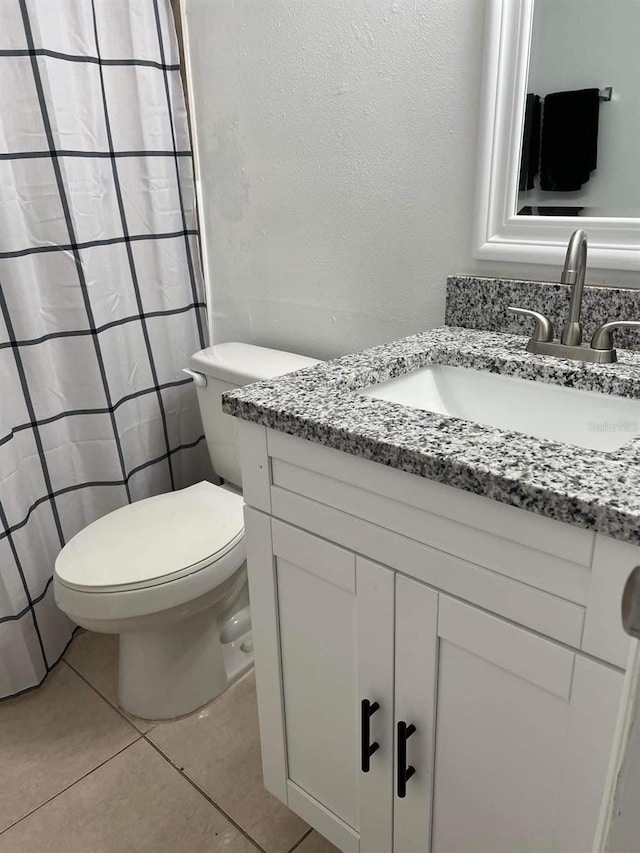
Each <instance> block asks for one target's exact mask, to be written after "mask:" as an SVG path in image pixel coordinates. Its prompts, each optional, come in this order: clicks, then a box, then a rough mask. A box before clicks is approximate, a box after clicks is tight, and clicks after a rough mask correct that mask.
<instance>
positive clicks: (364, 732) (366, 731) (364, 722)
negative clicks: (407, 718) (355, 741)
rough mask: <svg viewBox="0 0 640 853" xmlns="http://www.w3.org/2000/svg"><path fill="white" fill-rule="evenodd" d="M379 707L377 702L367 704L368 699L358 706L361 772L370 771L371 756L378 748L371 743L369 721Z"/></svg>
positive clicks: (377, 744) (375, 743) (376, 743)
mask: <svg viewBox="0 0 640 853" xmlns="http://www.w3.org/2000/svg"><path fill="white" fill-rule="evenodd" d="M379 707H380V705H378V703H377V702H369V700H368V699H363V700H362V704H361V706H360V710H361V717H360V737H361V738H362V741H361V743H362V772H363V773H368V772H369V770H370V769H371V756H372V755H373V753H374V752H375V751H376V750H377V749H379V748H380V744H379V743H378V742H377V741H374V743H371V742H370V741H371V733H370V725H369V721H370V719H371V717H372V715H373V714H375V712H376V711H377V710H378V708H379Z"/></svg>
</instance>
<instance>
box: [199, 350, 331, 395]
mask: <svg viewBox="0 0 640 853" xmlns="http://www.w3.org/2000/svg"><path fill="white" fill-rule="evenodd" d="M320 363H321V362H319V361H318V360H317V359H315V358H308V357H307V356H306V355H296V354H295V353H292V352H283V351H281V350H277V349H268V348H267V347H257V346H254V345H253V344H241V343H226V344H216V345H215V346H212V347H207V348H206V349H203V350H200V352H197V353H195V355H192V356H191V359H190V361H189V367H190V368H191V369H192V370H197V371H198V372H199V373H204V374H205V376H211V377H212V378H214V379H221V380H222V381H224V382H229V383H230V384H231V385H248V384H249V383H250V382H258V381H259V380H261V379H275V377H276V376H284V374H285V373H292V372H293V371H294V370H301V369H302V368H303V367H312V366H313V365H314V364H320Z"/></svg>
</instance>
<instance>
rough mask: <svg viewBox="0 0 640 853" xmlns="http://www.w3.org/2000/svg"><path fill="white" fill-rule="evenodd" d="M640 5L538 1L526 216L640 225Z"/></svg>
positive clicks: (523, 192) (526, 145)
mask: <svg viewBox="0 0 640 853" xmlns="http://www.w3.org/2000/svg"><path fill="white" fill-rule="evenodd" d="M639 44H640V0H535V4H534V11H533V28H532V38H531V54H530V61H529V73H528V80H527V95H526V103H525V111H524V113H525V115H524V122H523V133H522V145H521V160H520V175H519V188H518V189H519V191H518V196H517V199H518V202H517V213H518V215H522V216H527V215H533V216H581V217H589V216H591V217H638V216H640V50H639V49H638V45H639Z"/></svg>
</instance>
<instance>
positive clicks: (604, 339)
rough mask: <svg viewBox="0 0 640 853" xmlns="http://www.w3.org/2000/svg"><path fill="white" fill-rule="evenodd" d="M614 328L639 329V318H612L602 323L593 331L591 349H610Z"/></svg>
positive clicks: (611, 347)
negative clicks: (608, 321)
mask: <svg viewBox="0 0 640 853" xmlns="http://www.w3.org/2000/svg"><path fill="white" fill-rule="evenodd" d="M616 329H638V331H640V320H612V321H611V322H610V323H604V325H602V326H600V328H599V329H596V330H595V332H594V333H593V337H592V338H591V349H595V350H612V349H613V333H614V332H615V330H616Z"/></svg>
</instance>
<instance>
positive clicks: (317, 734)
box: [246, 510, 394, 853]
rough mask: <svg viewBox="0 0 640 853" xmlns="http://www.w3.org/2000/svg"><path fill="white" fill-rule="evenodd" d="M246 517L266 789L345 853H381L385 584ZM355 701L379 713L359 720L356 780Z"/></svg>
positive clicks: (366, 570) (303, 537) (389, 747)
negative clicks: (365, 752)
mask: <svg viewBox="0 0 640 853" xmlns="http://www.w3.org/2000/svg"><path fill="white" fill-rule="evenodd" d="M246 516H247V519H246V520H247V535H248V538H249V541H248V554H249V578H250V591H251V605H252V621H253V625H254V632H256V651H257V652H258V650H259V651H260V654H258V655H257V657H256V676H257V685H258V700H259V709H260V729H261V739H262V752H263V765H264V777H265V785H266V787H267V788H268V789H269V790H271V791H272V793H275V794H276V796H279V797H280V799H282V800H284V802H286V803H287V804H288V805H289V807H290V808H292V809H293V810H294V811H295V812H297V813H298V814H299V815H300V816H301V817H302V818H304V819H305V820H307V821H308V822H309V823H310V824H312V826H314V827H315V828H316V829H318V830H319V831H320V832H321V833H322V834H323V835H325V836H326V837H327V838H328V839H329V840H330V841H332V842H333V843H334V844H335V845H336V846H337V847H338V848H339V849H341V850H343V851H345V853H356V851H358V850H363V851H366V853H389V851H390V849H391V825H392V809H393V797H392V780H391V774H392V766H393V707H392V702H393V643H394V637H393V618H394V578H393V573H392V572H391V571H389V570H388V569H384V568H382V567H380V566H378V565H376V564H373V563H369V562H368V561H366V560H360V559H359V558H358V559H356V557H355V555H354V554H353V553H352V552H350V551H347V550H345V549H344V548H339V547H337V546H335V545H332V544H331V543H329V542H327V541H326V540H323V539H320V538H318V537H315V536H312V535H310V534H308V533H305V532H303V531H301V530H299V529H297V528H295V527H292V526H290V525H287V524H283V523H282V522H279V521H276V520H271V521H270V520H269V519H268V517H266V516H262V515H261V514H260V513H256V512H255V511H253V510H248V511H247V513H246ZM258 539H260V545H259V542H258ZM271 625H273V626H277V627H276V629H275V636H274V632H272V631H271V630H270V627H269V626H271ZM274 674H275V677H276V679H277V683H276V685H274ZM363 699H365V700H368V702H369V703H370V704H371V707H372V708H373V709H375V705H374V703H377V704H378V706H379V707H378V709H377V710H373V713H371V714H370V715H369V714H367V716H366V721H367V722H368V724H369V730H370V732H369V737H370V743H371V744H372V745H373V744H374V743H375V742H377V743H378V744H379V746H378V747H377V748H376V749H375V751H373V753H372V754H371V756H370V769H369V770H368V772H366V773H365V772H362V769H361V767H362V752H361V751H362V748H363V744H362V731H361V723H362V719H363V718H362V700H363ZM263 700H264V701H263ZM274 744H275V746H274Z"/></svg>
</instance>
